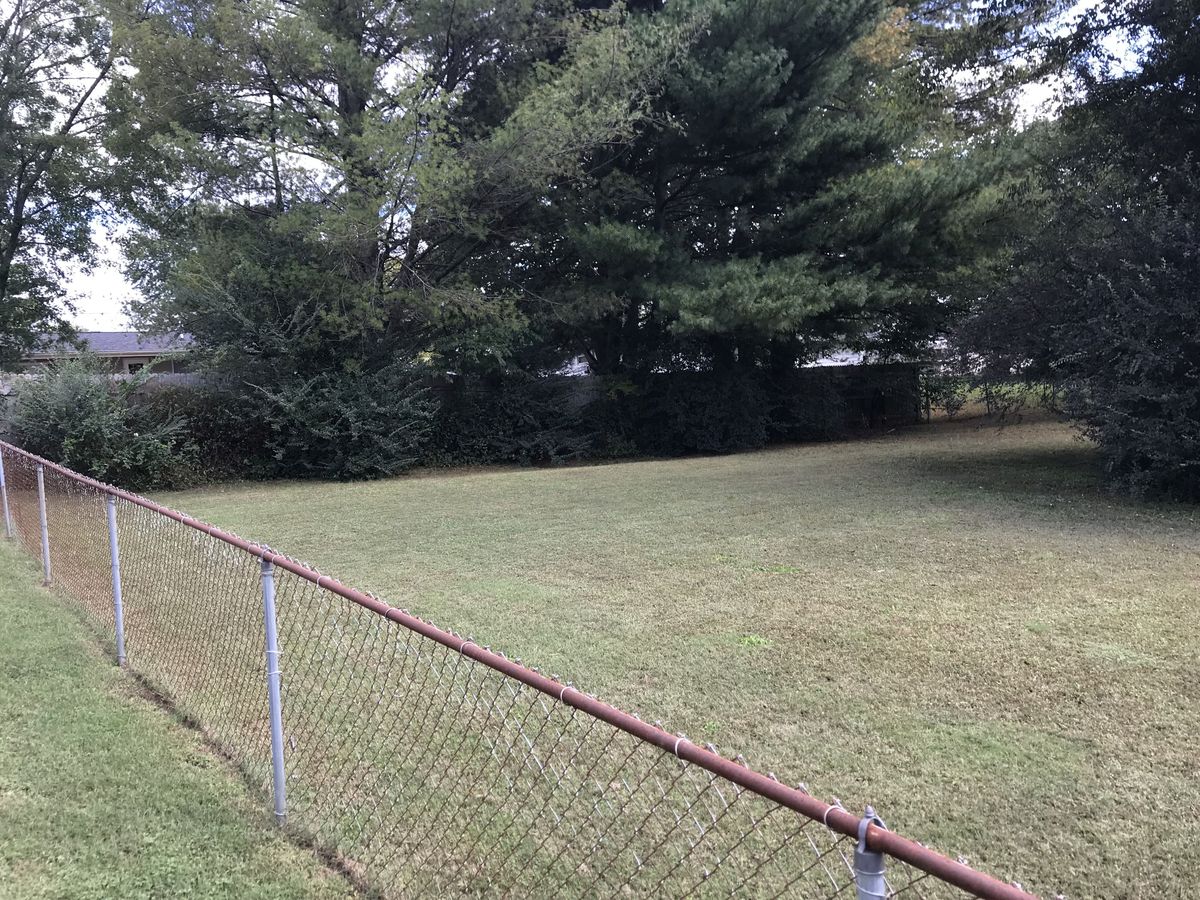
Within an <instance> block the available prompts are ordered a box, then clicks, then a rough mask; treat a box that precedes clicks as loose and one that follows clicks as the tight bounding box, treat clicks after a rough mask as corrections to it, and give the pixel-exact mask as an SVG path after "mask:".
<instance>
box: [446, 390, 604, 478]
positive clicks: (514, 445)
mask: <svg viewBox="0 0 1200 900" xmlns="http://www.w3.org/2000/svg"><path fill="white" fill-rule="evenodd" d="M581 383H582V382H578V381H577V380H573V379H566V378H563V379H549V378H531V377H528V376H514V377H512V378H508V379H504V380H501V381H497V382H492V383H491V384H485V385H467V384H464V383H462V382H453V383H451V384H447V385H445V387H444V388H443V389H442V390H441V391H439V393H440V395H441V406H440V409H439V411H438V413H437V416H436V421H435V427H434V432H433V438H432V441H431V446H430V459H431V461H432V462H435V463H437V464H441V465H464V464H466V465H471V464H487V463H517V464H519V465H533V464H537V463H554V462H563V461H566V460H572V459H580V458H583V457H586V456H589V455H590V454H591V452H592V449H593V444H594V434H593V432H592V431H591V430H590V428H589V426H588V425H587V424H586V422H585V418H584V416H583V415H582V409H583V404H581V403H580V402H578V400H577V399H576V398H574V397H573V391H574V390H576V389H577V388H578V386H579V384H581Z"/></svg>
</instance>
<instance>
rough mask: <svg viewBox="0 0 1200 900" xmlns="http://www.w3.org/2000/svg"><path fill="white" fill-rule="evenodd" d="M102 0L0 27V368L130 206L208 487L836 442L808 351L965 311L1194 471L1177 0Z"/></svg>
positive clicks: (964, 338)
mask: <svg viewBox="0 0 1200 900" xmlns="http://www.w3.org/2000/svg"><path fill="white" fill-rule="evenodd" d="M86 2H87V0H54V2H53V3H50V4H41V5H37V6H35V5H33V4H30V3H28V2H27V0H20V2H17V3H16V5H15V7H14V9H15V11H14V12H13V13H12V14H11V15H10V16H9V17H8V19H7V21H6V23H5V24H4V26H3V30H0V42H3V47H4V48H5V53H6V55H5V57H4V59H5V61H4V63H3V67H0V77H2V80H0V107H2V108H0V114H2V115H3V117H4V118H3V120H2V122H3V123H4V125H5V127H4V128H0V187H2V188H3V191H0V193H2V194H3V199H4V202H5V208H4V211H3V219H0V238H2V240H0V300H2V301H3V303H2V304H0V362H4V361H6V360H7V361H9V362H11V361H12V359H13V358H14V357H15V356H16V354H17V353H18V352H19V351H20V350H21V349H23V348H25V347H27V346H28V345H29V344H30V343H31V341H33V339H34V337H35V335H36V333H37V332H39V331H50V330H53V329H54V328H55V327H57V326H59V325H61V324H62V323H61V321H59V308H57V307H55V305H54V304H55V302H56V291H57V290H58V287H59V285H60V284H61V281H62V272H61V268H62V263H63V262H64V261H65V260H66V259H67V258H83V259H86V257H87V254H88V252H89V247H90V241H89V231H90V228H91V227H92V225H94V218H95V212H96V209H97V203H98V202H99V201H100V200H101V199H107V200H111V201H112V207H111V208H112V209H113V210H114V211H116V212H119V213H120V214H121V215H122V217H123V218H124V220H125V221H126V223H127V224H128V225H129V226H130V227H129V229H128V231H127V232H126V238H125V250H126V254H127V257H128V259H129V265H130V274H131V275H132V276H133V278H134V279H135V281H136V282H137V284H138V286H139V288H140V289H141V294H142V296H141V297H140V298H139V299H137V300H135V301H134V308H133V310H132V312H133V313H134V315H135V319H136V323H137V325H138V326H139V327H140V328H141V329H142V330H144V331H151V332H161V333H175V332H187V333H189V334H191V335H192V336H193V338H194V341H195V358H196V363H197V365H198V366H199V368H200V369H201V371H202V373H203V375H204V377H205V378H206V379H207V383H208V384H209V385H210V386H212V385H219V388H218V387H210V388H209V389H208V390H210V391H214V392H215V394H214V395H213V396H219V397H220V398H221V400H220V404H219V405H220V409H217V410H214V411H211V412H204V411H202V410H201V409H199V407H198V405H197V404H196V403H194V402H191V403H189V402H188V401H184V400H182V399H181V398H176V401H174V402H176V403H177V404H178V405H180V406H190V407H191V413H192V414H191V415H189V416H188V417H187V418H188V420H189V421H191V422H195V423H196V424H195V426H194V428H193V434H194V435H195V436H196V438H197V440H198V442H199V443H200V444H205V443H206V438H205V435H206V434H208V433H214V434H221V433H225V434H236V436H235V437H233V438H232V440H230V441H227V442H226V443H225V445H226V446H236V447H238V448H239V450H238V452H237V453H232V452H225V453H217V452H214V454H213V457H215V458H214V459H211V460H210V461H209V462H208V463H206V468H207V469H209V471H210V473H217V472H222V471H236V470H238V467H239V463H237V462H235V461H234V460H235V459H236V458H237V457H238V456H241V457H242V458H243V461H242V463H241V464H240V466H241V471H243V472H244V473H245V474H251V475H274V474H311V475H321V476H333V477H360V476H367V475H381V474H389V473H392V472H396V471H401V470H403V469H404V468H406V467H407V466H408V465H411V464H412V462H413V461H414V460H417V459H434V460H439V461H445V462H450V461H497V460H504V461H523V462H531V461H544V460H555V459H570V458H580V457H583V456H589V455H597V454H599V455H604V454H610V455H619V454H622V453H680V452H694V451H704V450H725V449H735V448H740V447H753V446H760V445H761V444H762V443H763V442H767V441H772V440H785V439H795V438H802V437H812V436H819V437H828V436H831V435H833V434H836V433H839V429H840V428H841V427H842V423H844V422H845V421H846V419H847V415H848V412H847V407H846V404H845V398H844V397H843V396H841V394H840V393H839V391H838V390H836V389H833V388H830V392H829V393H828V394H827V395H826V396H822V397H817V396H814V395H813V394H812V392H811V391H808V390H806V389H805V387H804V385H803V384H801V383H798V382H796V379H797V378H798V377H800V376H799V375H798V373H800V372H801V371H802V367H803V365H804V364H805V363H807V362H810V361H812V360H814V359H816V358H818V357H821V356H823V355H825V354H826V353H828V352H829V351H831V350H844V349H849V350H860V351H864V352H866V353H867V354H868V355H869V358H870V359H872V360H874V361H889V360H897V359H903V360H929V359H934V358H936V357H937V356H938V355H939V349H938V348H939V347H940V345H941V343H942V342H943V340H944V339H945V338H946V337H947V336H948V335H952V334H953V335H955V336H956V338H955V340H954V342H953V347H952V350H953V352H954V355H955V356H956V358H958V359H960V360H964V361H965V365H964V367H963V369H962V370H961V371H958V372H951V373H950V381H949V382H948V384H955V383H957V381H958V379H959V378H961V377H965V376H970V375H976V376H980V375H981V376H984V377H985V378H986V379H987V380H988V383H995V382H996V381H997V380H1005V379H1011V378H1012V377H1014V376H1021V377H1025V378H1027V379H1030V380H1032V381H1035V382H1036V383H1037V384H1039V385H1046V386H1048V387H1049V388H1050V389H1051V390H1053V391H1054V392H1055V396H1056V397H1058V398H1059V399H1060V400H1061V401H1062V409H1063V410H1065V411H1066V412H1067V413H1068V414H1070V415H1071V416H1073V417H1074V418H1075V419H1076V420H1077V421H1078V422H1079V423H1080V424H1081V425H1082V426H1083V427H1084V429H1085V430H1086V431H1087V432H1088V433H1089V434H1091V435H1092V436H1093V437H1095V438H1096V439H1097V440H1099V441H1100V442H1101V444H1102V446H1103V447H1104V448H1105V451H1106V456H1105V458H1106V459H1107V460H1108V466H1109V471H1110V473H1111V474H1112V476H1113V479H1114V482H1115V483H1119V484H1123V485H1125V486H1127V487H1130V488H1132V489H1134V490H1136V491H1149V492H1167V493H1173V494H1176V495H1180V496H1196V495H1198V494H1200V488H1198V487H1197V481H1196V478H1197V475H1196V472H1197V471H1200V467H1198V466H1197V464H1196V463H1197V456H1196V447H1197V440H1200V438H1198V435H1200V422H1198V420H1197V418H1196V414H1195V413H1194V412H1193V411H1194V410H1196V409H1197V408H1200V387H1198V381H1200V379H1198V376H1197V371H1196V366H1197V363H1196V362H1195V360H1194V357H1195V348H1194V347H1192V346H1191V344H1190V343H1189V341H1190V336H1191V335H1193V334H1194V333H1195V328H1194V325H1195V322H1194V317H1195V316H1196V315H1197V313H1196V312H1195V309H1196V303H1195V302H1194V289H1192V288H1190V287H1189V285H1192V284H1194V283H1195V280H1194V278H1193V277H1192V274H1193V269H1194V266H1195V259H1194V255H1193V251H1192V249H1190V248H1192V247H1193V246H1194V240H1193V237H1194V235H1193V228H1194V222H1195V216H1196V211H1197V208H1198V206H1200V202H1198V201H1197V190H1196V185H1197V184H1198V183H1200V176H1198V174H1197V170H1196V162H1195V157H1194V155H1193V154H1194V148H1195V147H1196V146H1200V140H1198V139H1200V135H1198V134H1197V133H1196V124H1195V123H1196V122H1197V120H1198V118H1200V117H1198V116H1197V115H1196V109H1197V98H1196V79H1197V74H1196V72H1197V56H1198V51H1197V46H1196V40H1197V39H1196V31H1197V29H1196V27H1195V23H1196V19H1197V6H1196V3H1195V2H1192V0H1189V2H1185V3H1164V2H1161V0H1135V2H1117V0H1104V2H1101V3H1100V4H1098V5H1095V6H1089V7H1086V8H1083V7H1080V5H1079V4H1076V3H1072V2H1069V0H989V2H982V3H981V2H977V0H919V2H899V0H670V2H664V0H626V2H614V0H466V2H463V0H460V2H456V3H453V4H446V3H443V2H441V0H286V2H285V0H257V2H254V3H246V2H242V0H201V2H191V0H155V2H153V3H150V4H145V5H143V4H135V3H131V2H127V0H97V2H100V3H101V4H102V5H101V6H99V7H96V8H93V7H91V6H87V5H85V3H86ZM41 60H45V64H44V65H43V63H42V62H40V61H41ZM72 66H75V67H77V68H79V69H80V71H81V72H84V73H86V76H87V77H80V78H78V79H74V78H63V77H61V76H62V73H63V72H65V71H66V70H67V69H69V68H70V67H72ZM55 73H58V74H55ZM1033 82H1041V83H1042V84H1043V85H1045V84H1054V85H1058V86H1059V87H1061V88H1062V90H1063V92H1064V100H1063V104H1062V106H1061V108H1060V109H1059V110H1056V111H1055V114H1054V116H1053V117H1051V119H1050V120H1048V121H1041V122H1034V123H1033V124H1031V125H1030V124H1028V123H1027V122H1026V121H1024V120H1027V119H1028V117H1029V114H1030V110H1029V108H1028V106H1027V105H1026V106H1023V105H1022V99H1021V98H1022V94H1021V91H1022V89H1023V88H1024V87H1026V86H1028V85H1029V84H1031V83H1033ZM101 96H102V105H99V104H100V98H101ZM101 136H102V138H103V140H102V141H101V140H100V137H101ZM102 159H111V160H113V161H116V162H118V163H119V165H117V166H112V167H106V166H103V165H101V164H100V161H101V160H102ZM106 172H109V174H106ZM964 321H965V324H963V323H964ZM574 360H585V361H586V363H587V365H588V367H589V368H590V370H591V371H592V372H593V373H594V374H596V375H597V376H599V377H600V378H602V379H603V380H604V381H603V384H602V385H601V386H600V387H599V389H598V390H597V392H596V393H597V396H596V397H594V398H591V399H590V400H589V402H587V403H583V404H580V403H576V402H573V401H572V402H570V403H566V404H565V405H564V401H563V398H562V397H559V396H557V393H558V388H556V387H555V386H554V385H553V384H552V383H546V384H539V382H540V381H542V380H544V379H546V378H547V376H549V375H552V374H553V373H555V372H557V371H560V370H561V369H562V367H563V366H564V364H568V363H570V362H572V361H574ZM664 375H671V376H672V377H670V378H662V377H659V376H664ZM447 378H449V379H450V380H452V381H453V382H454V384H455V385H456V387H455V388H454V389H453V390H451V391H439V392H438V393H437V394H436V396H432V395H429V394H428V393H427V392H426V388H428V387H429V386H430V385H436V384H440V383H442V382H443V381H444V380H445V379H447ZM1018 393H1020V392H1018ZM206 396H210V395H208V394H206ZM205 402H207V401H205ZM931 402H932V398H931ZM231 411H233V412H231ZM234 413H236V414H234ZM851 418H853V416H852V415H851ZM870 418H871V417H870V416H869V415H868V416H867V419H868V420H869V419H870ZM799 423H805V424H799ZM243 450H244V451H245V452H242V451H243Z"/></svg>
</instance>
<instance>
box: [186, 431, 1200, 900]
mask: <svg viewBox="0 0 1200 900" xmlns="http://www.w3.org/2000/svg"><path fill="white" fill-rule="evenodd" d="M165 500H166V501H167V502H169V503H171V504H172V505H175V506H178V507H180V508H182V509H185V510H187V511H188V512H190V513H192V514H195V515H198V516H200V517H202V518H206V519H208V520H210V521H213V522H216V523H218V524H221V525H224V526H227V527H231V528H232V529H234V530H236V531H238V532H239V533H242V534H244V535H246V536H248V537H253V538H256V539H261V540H265V541H268V542H269V543H270V544H271V545H272V546H274V547H278V548H280V549H281V550H285V551H286V552H288V553H290V554H292V555H295V556H299V557H301V558H306V559H308V560H309V561H310V562H312V563H314V564H316V565H317V566H319V567H320V568H321V569H322V570H324V571H329V572H331V573H335V574H337V575H339V576H340V577H341V578H343V579H344V580H346V581H347V582H348V583H352V584H356V585H358V586H360V587H364V588H368V589H371V590H373V591H375V592H377V593H378V594H380V595H381V596H384V597H386V598H388V599H389V600H391V601H392V602H393V603H396V604H399V605H403V606H407V607H409V608H411V609H412V610H413V611H415V612H417V613H419V614H421V615H424V616H426V617H428V618H432V619H433V620H434V621H436V622H438V623H444V624H447V625H452V626H454V627H456V628H459V629H462V630H466V631H471V632H473V634H474V636H475V637H476V639H477V640H478V641H479V642H480V643H489V644H491V645H492V646H494V647H498V648H503V649H505V650H506V651H508V652H509V653H510V654H515V655H518V656H520V657H521V658H523V659H524V660H525V661H527V662H529V663H531V664H536V665H539V666H541V667H542V668H543V669H548V670H551V671H554V672H558V673H561V674H562V675H563V676H564V677H570V678H572V679H574V680H575V681H577V682H578V683H580V684H581V685H582V686H584V687H586V688H587V689H589V690H591V691H594V692H596V693H598V694H600V695H601V696H603V697H605V698H606V699H609V700H611V701H613V702H615V703H617V704H619V705H623V706H625V707H627V708H631V709H632V710H634V711H637V712H640V713H642V714H643V716H646V717H649V718H662V719H663V720H664V721H665V722H666V723H667V724H668V725H669V726H670V727H672V728H673V729H681V730H683V731H686V732H687V733H688V734H689V735H691V736H692V737H693V738H696V739H705V740H713V741H715V742H717V743H718V744H719V745H720V746H721V748H722V749H723V750H725V751H727V752H731V751H733V750H741V751H742V752H744V753H746V755H747V756H748V757H749V758H750V760H751V761H752V762H753V763H755V764H756V765H758V766H761V767H764V768H768V769H772V770H775V771H777V772H778V773H779V774H780V777H786V778H787V779H788V780H791V781H798V780H803V781H805V782H806V783H807V785H808V787H809V788H810V789H811V790H812V791H813V792H814V793H816V794H818V795H820V796H824V797H830V796H832V795H837V796H838V797H840V798H841V799H842V801H843V802H844V803H845V804H846V805H847V806H848V807H851V808H858V807H861V806H862V804H864V803H866V802H871V803H873V804H875V805H876V807H877V808H878V809H879V810H880V811H881V813H882V815H883V816H884V817H885V818H886V819H887V820H888V823H889V825H891V826H892V827H895V828H898V829H900V830H902V831H903V832H905V833H906V834H908V835H909V836H911V837H914V838H917V839H919V840H922V841H924V842H927V843H930V844H932V845H934V846H937V847H939V848H941V849H944V850H948V851H951V852H953V851H959V852H963V853H966V854H968V856H969V858H970V860H971V862H972V863H974V864H976V865H978V866H980V867H982V868H984V869H986V870H989V871H991V872H993V873H995V874H997V875H1000V876H1001V877H1005V878H1017V879H1019V880H1021V881H1022V882H1024V883H1025V885H1026V886H1027V887H1031V888H1034V889H1036V890H1039V891H1041V892H1043V893H1045V894H1047V895H1051V896H1052V895H1053V894H1054V893H1055V892H1057V891H1062V892H1064V893H1065V894H1067V895H1068V896H1074V897H1081V896H1094V897H1151V896H1154V897H1174V896H1183V895H1185V894H1188V893H1189V892H1190V891H1192V889H1193V883H1194V878H1195V875H1194V873H1195V872H1196V870H1197V869H1198V868H1200V840H1198V838H1200V833H1198V832H1200V828H1198V826H1197V822H1198V821H1200V763H1198V759H1200V753H1198V752H1197V748H1196V735H1197V734H1198V733H1200V676H1198V675H1197V674H1196V670H1197V663H1198V661H1200V660H1198V656H1200V629H1197V627H1196V624H1195V620H1196V617H1197V614H1198V613H1200V609H1198V606H1200V603H1198V601H1197V571H1198V568H1197V561H1198V559H1200V557H1198V555H1197V551H1200V534H1198V532H1197V528H1196V525H1197V522H1196V514H1195V511H1194V510H1193V509H1191V508H1183V507H1163V506H1151V505H1145V504H1136V503H1131V502H1126V501H1121V500H1116V499H1113V498H1111V497H1108V496H1106V495H1104V494H1103V493H1102V492H1101V491H1100V489H1099V486H1098V478H1097V468H1096V460H1095V458H1094V455H1093V453H1092V451H1091V449H1090V448H1089V447H1088V446H1087V445H1086V444H1085V443H1083V442H1081V441H1079V440H1078V439H1077V438H1075V437H1074V436H1073V435H1072V433H1071V432H1070V431H1068V430H1067V429H1066V428H1065V427H1064V426H1062V425H1059V424H1056V423H1053V422H1046V421H1039V422H1027V423H1025V424H1020V425H1016V426H1011V427H1007V428H1004V429H997V428H996V427H995V426H994V425H989V424H986V423H981V422H980V421H978V420H972V421H966V422H951V423H942V424H938V425H935V426H928V427H924V428H919V429H913V430H911V431H907V432H903V433H899V434H896V435H892V436H889V437H887V438H883V439H879V440H871V441H862V442H857V443H845V444H830V445H821V446H802V447H791V448H783V449H775V450H771V451H768V452H763V453H755V454H746V455H739V456H726V457H715V458H702V459H686V460H675V461H664V462H639V463H625V464H619V465H608V466H595V467H586V468H571V469H551V470H516V471H496V472H479V473H472V474H466V475H454V476H453V477H450V476H434V477H420V478H400V479H395V480H391V481H386V482H377V483H368V484H354V485H340V484H314V483H303V484H272V485H244V486H233V487H223V488H217V489H211V490H204V491H191V492H185V493H182V494H175V495H170V496H168V497H166V498H165Z"/></svg>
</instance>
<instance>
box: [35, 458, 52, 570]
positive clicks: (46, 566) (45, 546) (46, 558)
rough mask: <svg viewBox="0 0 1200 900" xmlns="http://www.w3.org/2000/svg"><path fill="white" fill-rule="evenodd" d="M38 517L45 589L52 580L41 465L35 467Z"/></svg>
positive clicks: (48, 527) (48, 531)
mask: <svg viewBox="0 0 1200 900" xmlns="http://www.w3.org/2000/svg"><path fill="white" fill-rule="evenodd" d="M37 489H38V517H39V518H40V519H41V525H42V575H43V576H44V579H45V580H44V581H43V582H42V583H43V584H45V585H46V586H47V587H49V586H50V584H51V582H52V581H53V579H52V578H51V577H50V526H49V524H48V523H47V522H46V470H45V467H43V466H42V464H41V463H38V467H37Z"/></svg>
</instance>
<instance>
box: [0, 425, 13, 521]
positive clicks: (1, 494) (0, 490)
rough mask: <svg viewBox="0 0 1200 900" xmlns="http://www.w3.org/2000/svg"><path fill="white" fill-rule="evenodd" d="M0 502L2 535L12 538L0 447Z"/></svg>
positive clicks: (0, 448) (2, 451) (2, 454)
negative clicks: (2, 519)
mask: <svg viewBox="0 0 1200 900" xmlns="http://www.w3.org/2000/svg"><path fill="white" fill-rule="evenodd" d="M0 500H2V501H3V502H4V534H5V536H6V537H10V538H11V537H12V536H13V530H12V514H11V513H10V512H9V511H8V481H7V479H5V477H4V448H3V447H0Z"/></svg>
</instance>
